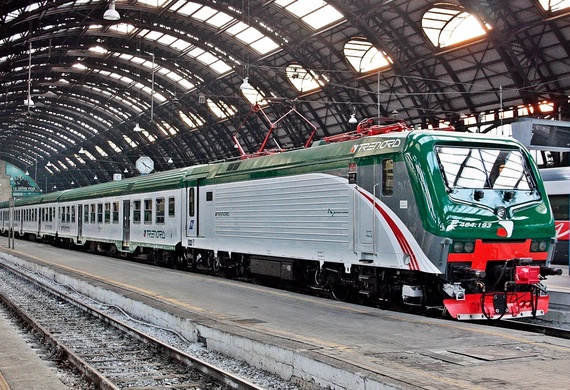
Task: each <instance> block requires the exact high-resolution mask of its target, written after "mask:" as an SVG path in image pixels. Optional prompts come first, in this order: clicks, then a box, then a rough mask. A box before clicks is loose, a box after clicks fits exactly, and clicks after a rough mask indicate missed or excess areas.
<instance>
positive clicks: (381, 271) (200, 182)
mask: <svg viewBox="0 0 570 390" xmlns="http://www.w3.org/2000/svg"><path fill="white" fill-rule="evenodd" d="M400 130H405V131H400ZM381 133H384V131H382V128H381V127H380V131H377V132H375V133H374V132H373V133H368V135H366V134H353V135H351V136H346V137H331V138H329V139H327V140H321V141H316V142H313V144H312V146H310V147H306V148H303V149H297V150H290V151H285V152H281V153H274V154H270V153H267V155H265V156H259V157H255V158H246V157H243V158H242V159H239V160H237V159H236V160H234V161H226V162H218V163H212V164H203V165H197V166H192V167H187V168H181V169H173V170H169V171H165V172H159V173H154V174H149V175H144V176H138V177H133V178H129V179H124V180H120V181H114V182H108V183H102V184H97V185H92V186H88V187H83V188H76V189H70V190H65V191H59V192H54V193H48V194H44V195H41V196H37V197H31V198H22V199H18V200H16V201H15V205H12V206H11V205H10V204H8V202H4V203H1V204H0V228H1V231H2V232H3V233H7V232H10V231H13V232H14V233H16V234H17V235H19V236H27V237H30V238H35V239H42V240H44V241H47V242H54V243H58V244H60V245H67V246H74V247H82V248H86V249H88V250H90V251H93V252H104V253H110V254H117V255H122V256H125V257H138V258H145V259H146V260H148V261H153V262H155V263H160V264H164V265H171V266H180V267H182V266H184V267H185V266H188V267H190V268H193V269H197V270H207V271H210V272H213V273H222V272H223V273H224V274H225V275H233V276H236V277H243V276H253V277H255V278H263V279H264V280H266V281H276V282H277V281H278V282H279V283H283V282H286V283H288V284H290V285H294V286H301V287H309V288H312V289H319V290H320V291H326V292H328V293H330V295H331V296H332V297H334V298H336V299H352V300H358V301H363V302H367V303H372V304H378V305H380V304H383V303H389V304H390V305H392V306H393V307H395V308H399V309H408V308H410V309H415V310H417V309H424V310H428V309H440V310H442V311H443V312H445V313H447V314H448V315H450V316H451V317H453V318H456V319H460V320H472V319H500V318H519V317H525V316H533V315H542V314H544V313H546V312H547V310H548V300H549V298H548V294H547V292H546V288H545V286H544V285H543V284H542V283H541V281H542V280H543V279H544V278H545V277H547V276H548V275H554V274H559V273H560V272H561V271H560V270H557V269H553V268H551V267H550V261H551V259H552V255H553V253H554V249H555V238H554V237H555V228H554V219H553V216H552V212H551V208H550V204H549V202H548V198H547V196H546V192H545V188H544V185H543V183H542V181H541V176H540V174H539V170H538V168H537V166H536V165H535V163H534V162H533V160H532V158H531V157H530V155H529V154H528V152H527V151H526V149H525V148H524V147H522V146H521V145H520V144H519V143H518V142H517V141H516V140H513V139H508V138H497V137H494V136H485V135H479V134H468V133H457V132H449V131H447V132H446V131H431V130H413V131H408V130H406V129H398V131H395V132H387V133H386V134H381ZM370 134H372V135H370ZM364 135H366V136H364Z"/></svg>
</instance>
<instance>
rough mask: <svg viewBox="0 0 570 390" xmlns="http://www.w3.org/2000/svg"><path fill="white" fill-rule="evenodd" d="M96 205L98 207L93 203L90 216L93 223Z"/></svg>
mask: <svg viewBox="0 0 570 390" xmlns="http://www.w3.org/2000/svg"><path fill="white" fill-rule="evenodd" d="M95 207H96V206H95V204H92V205H91V215H90V217H89V218H90V219H89V220H90V221H91V223H95Z"/></svg>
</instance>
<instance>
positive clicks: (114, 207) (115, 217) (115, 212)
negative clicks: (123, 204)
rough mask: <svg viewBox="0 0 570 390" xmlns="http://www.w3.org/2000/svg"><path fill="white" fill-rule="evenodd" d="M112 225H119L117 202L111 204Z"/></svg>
mask: <svg viewBox="0 0 570 390" xmlns="http://www.w3.org/2000/svg"><path fill="white" fill-rule="evenodd" d="M113 223H119V202H113Z"/></svg>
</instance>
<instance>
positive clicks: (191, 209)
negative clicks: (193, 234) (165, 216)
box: [188, 188, 196, 217]
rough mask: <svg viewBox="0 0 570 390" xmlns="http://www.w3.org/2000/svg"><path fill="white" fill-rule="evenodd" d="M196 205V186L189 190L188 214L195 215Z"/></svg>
mask: <svg viewBox="0 0 570 390" xmlns="http://www.w3.org/2000/svg"><path fill="white" fill-rule="evenodd" d="M195 206H196V201H195V197H194V188H190V191H188V215H189V216H191V217H193V216H194V210H195Z"/></svg>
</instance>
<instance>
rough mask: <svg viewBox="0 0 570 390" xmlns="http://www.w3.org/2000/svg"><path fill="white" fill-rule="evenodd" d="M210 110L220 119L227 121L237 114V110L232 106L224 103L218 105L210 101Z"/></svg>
mask: <svg viewBox="0 0 570 390" xmlns="http://www.w3.org/2000/svg"><path fill="white" fill-rule="evenodd" d="M208 108H209V109H210V111H212V112H213V113H214V115H216V116H217V117H218V118H220V119H226V118H228V117H230V116H234V115H236V114H237V109H236V108H235V107H234V106H230V105H229V104H226V103H224V102H222V101H218V102H217V103H216V102H214V101H213V100H211V99H208Z"/></svg>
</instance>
